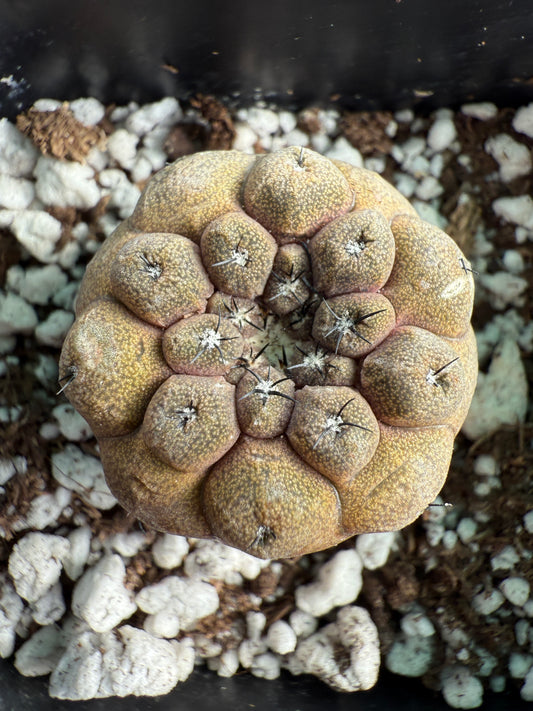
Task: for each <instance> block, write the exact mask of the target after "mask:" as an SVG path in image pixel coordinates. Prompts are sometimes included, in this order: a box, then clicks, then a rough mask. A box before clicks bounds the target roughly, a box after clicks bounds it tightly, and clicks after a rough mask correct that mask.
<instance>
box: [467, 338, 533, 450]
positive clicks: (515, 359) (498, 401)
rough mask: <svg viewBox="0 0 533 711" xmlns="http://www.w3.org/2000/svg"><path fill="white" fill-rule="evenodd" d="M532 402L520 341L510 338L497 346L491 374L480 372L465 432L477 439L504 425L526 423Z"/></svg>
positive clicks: (472, 438) (469, 436)
mask: <svg viewBox="0 0 533 711" xmlns="http://www.w3.org/2000/svg"><path fill="white" fill-rule="evenodd" d="M527 405H528V386H527V377H526V373H525V369H524V364H523V363H522V359H521V356H520V350H519V348H518V346H517V345H516V342H515V341H513V340H511V339H506V340H504V341H503V343H502V344H501V345H500V346H499V347H498V348H497V349H496V351H495V352H494V356H493V358H492V361H491V364H490V366H489V369H488V372H487V373H481V372H480V373H479V376H478V383H477V388H476V392H475V393H474V398H473V400H472V404H471V406H470V411H469V413H468V415H467V418H466V420H465V423H464V425H463V428H462V430H463V432H464V434H465V435H466V436H467V437H468V438H469V439H471V440H476V439H478V438H479V437H483V436H484V435H486V434H489V433H490V432H493V431H494V430H496V429H498V428H499V427H500V426H501V425H515V424H517V423H519V422H523V421H524V418H525V416H526V412H527Z"/></svg>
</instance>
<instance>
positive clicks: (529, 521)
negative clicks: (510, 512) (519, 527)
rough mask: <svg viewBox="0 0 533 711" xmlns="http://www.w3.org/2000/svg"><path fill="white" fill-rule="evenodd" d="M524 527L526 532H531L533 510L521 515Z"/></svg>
mask: <svg viewBox="0 0 533 711" xmlns="http://www.w3.org/2000/svg"><path fill="white" fill-rule="evenodd" d="M522 520H523V522H524V528H525V529H526V531H527V532H528V533H533V511H528V512H527V513H526V514H524V517H523V519H522Z"/></svg>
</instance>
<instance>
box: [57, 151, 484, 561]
mask: <svg viewBox="0 0 533 711" xmlns="http://www.w3.org/2000/svg"><path fill="white" fill-rule="evenodd" d="M473 292H474V285H473V279H472V273H471V270H470V266H469V264H468V262H467V260H466V259H465V257H464V255H463V254H462V253H461V251H460V249H459V248H458V247H457V245H456V244H455V243H454V242H453V240H452V239H451V238H450V237H448V236H447V235H446V234H445V233H444V232H442V231H441V230H439V229H438V228H436V227H434V226H432V225H430V224H429V223H427V222H424V221H423V220H421V219H420V218H419V217H418V216H417V213H416V212H415V210H414V209H413V208H412V207H411V205H410V204H409V203H408V202H407V200H405V198H403V197H402V196H401V195H400V194H399V193H398V192H397V191H396V190H395V189H394V188H393V187H391V186H390V185H389V184H388V183H387V182H386V181H384V180H383V179H382V178H381V177H380V176H379V175H377V174H375V173H373V172H370V171H367V170H364V169H362V168H355V167H353V166H351V165H348V164H347V163H343V162H341V161H336V160H329V159H327V158H325V157H323V156H321V155H319V154H317V153H315V152H313V151H311V150H308V149H301V148H296V147H291V148H287V149H285V150H281V151H279V152H276V153H271V154H267V155H264V156H250V155H245V154H242V153H239V152H237V151H211V152H204V153H197V154H194V155H191V156H186V157H184V158H181V159H180V160H178V161H176V162H175V163H173V164H172V165H170V166H168V167H167V168H165V169H164V170H162V171H161V172H160V173H158V174H157V175H156V176H154V177H153V178H152V180H150V182H149V183H148V184H147V186H146V188H145V190H144V192H143V194H142V196H141V198H140V200H139V203H138V205H137V207H136V209H135V211H134V214H133V215H132V216H131V217H130V218H129V219H128V220H126V221H125V222H124V223H122V224H121V225H120V226H119V227H118V229H117V230H116V231H115V232H114V233H113V234H112V235H111V237H109V238H108V239H107V240H106V242H105V243H104V244H103V246H102V248H101V249H100V250H99V252H98V253H97V254H96V255H95V256H94V258H93V260H92V261H91V263H90V264H89V266H88V268H87V272H86V275H85V277H84V279H83V282H82V285H81V290H80V293H79V296H78V301H77V317H76V321H75V323H74V324H73V326H72V328H71V330H70V332H69V334H68V335H67V338H66V341H65V344H64V347H63V351H62V354H61V362H60V378H61V382H62V383H63V386H64V391H65V394H66V395H67V397H68V398H69V400H70V401H71V402H72V403H73V404H74V405H75V407H76V408H77V409H78V410H79V412H80V413H81V414H82V415H83V416H84V417H85V418H86V419H87V420H88V422H89V423H90V425H91V427H92V429H93V432H94V433H95V435H96V437H97V439H98V441H99V444H100V451H101V457H102V461H103V466H104V470H105V473H106V477H107V481H108V484H109V486H110V488H111V490H112V491H113V493H114V494H115V495H116V497H117V499H118V500H119V502H120V503H121V504H122V505H123V506H124V507H125V508H126V509H127V510H128V511H130V512H131V513H133V514H135V515H136V516H137V517H138V518H139V519H141V520H142V521H144V522H145V523H147V524H148V525H150V526H153V527H154V528H156V529H159V530H162V531H168V532H171V533H177V534H181V535H186V536H194V537H204V538H206V537H214V538H217V539H219V540H221V541H223V542H225V543H227V544H228V545H231V546H235V547H237V548H240V549H242V550H244V551H247V552H249V553H251V554H253V555H256V556H258V557H261V558H283V557H292V556H297V555H301V554H304V553H309V552H312V551H317V550H321V549H324V548H327V547H330V546H332V545H335V544H337V543H339V542H340V541H342V540H344V539H346V538H348V537H350V536H352V535H354V534H357V533H361V532H370V531H385V530H393V529H399V528H402V527H403V526H405V525H407V524H408V523H410V522H412V521H413V520H414V519H415V518H416V517H417V516H419V515H420V513H421V512H422V511H423V510H424V509H425V508H426V507H427V505H428V504H429V503H430V502H431V501H432V500H433V499H434V498H435V496H436V495H437V494H438V492H439V491H440V489H441V487H442V485H443V483H444V481H445V479H446V475H447V472H448V467H449V462H450V458H451V454H452V446H453V440H454V437H455V435H456V434H457V432H458V430H459V428H460V427H461V425H462V423H463V420H464V418H465V416H466V413H467V410H468V407H469V404H470V400H471V398H472V394H473V391H474V387H475V383H476V376H477V355H476V346H475V339H474V334H473V331H472V328H471V326H470V317H471V311H472V303H473Z"/></svg>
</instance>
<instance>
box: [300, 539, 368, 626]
mask: <svg viewBox="0 0 533 711" xmlns="http://www.w3.org/2000/svg"><path fill="white" fill-rule="evenodd" d="M362 568H363V564H362V562H361V558H360V557H359V555H358V553H357V552H356V551H355V550H353V549H351V550H350V549H348V550H344V551H339V552H338V553H336V554H335V555H334V556H333V558H331V559H330V560H329V561H328V562H327V563H326V564H325V565H323V566H322V567H321V568H320V570H319V572H318V580H316V581H315V582H313V583H309V584H308V585H302V586H300V587H298V588H296V593H295V595H296V606H297V607H298V608H300V610H303V611H304V612H308V613H309V614H311V615H313V616H314V617H321V616H322V615H325V614H326V613H327V612H329V611H330V610H332V609H333V608H334V607H339V606H340V605H347V604H349V603H350V602H353V601H354V600H356V599H357V596H358V595H359V592H360V591H361V586H362V584H363V578H362V574H361V572H362Z"/></svg>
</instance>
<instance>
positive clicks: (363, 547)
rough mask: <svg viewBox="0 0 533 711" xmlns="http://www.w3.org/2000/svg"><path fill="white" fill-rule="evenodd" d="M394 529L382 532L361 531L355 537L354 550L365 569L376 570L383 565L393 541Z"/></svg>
mask: <svg viewBox="0 0 533 711" xmlns="http://www.w3.org/2000/svg"><path fill="white" fill-rule="evenodd" d="M395 539H396V532H395V531H385V532H384V533H362V534H360V535H359V536H357V538H356V539H355V550H356V551H357V553H358V554H359V556H360V557H361V560H362V562H363V566H364V567H365V568H367V570H376V568H381V566H382V565H385V563H386V562H387V558H388V557H389V553H390V551H391V548H392V546H393V545H394V541H395Z"/></svg>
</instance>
